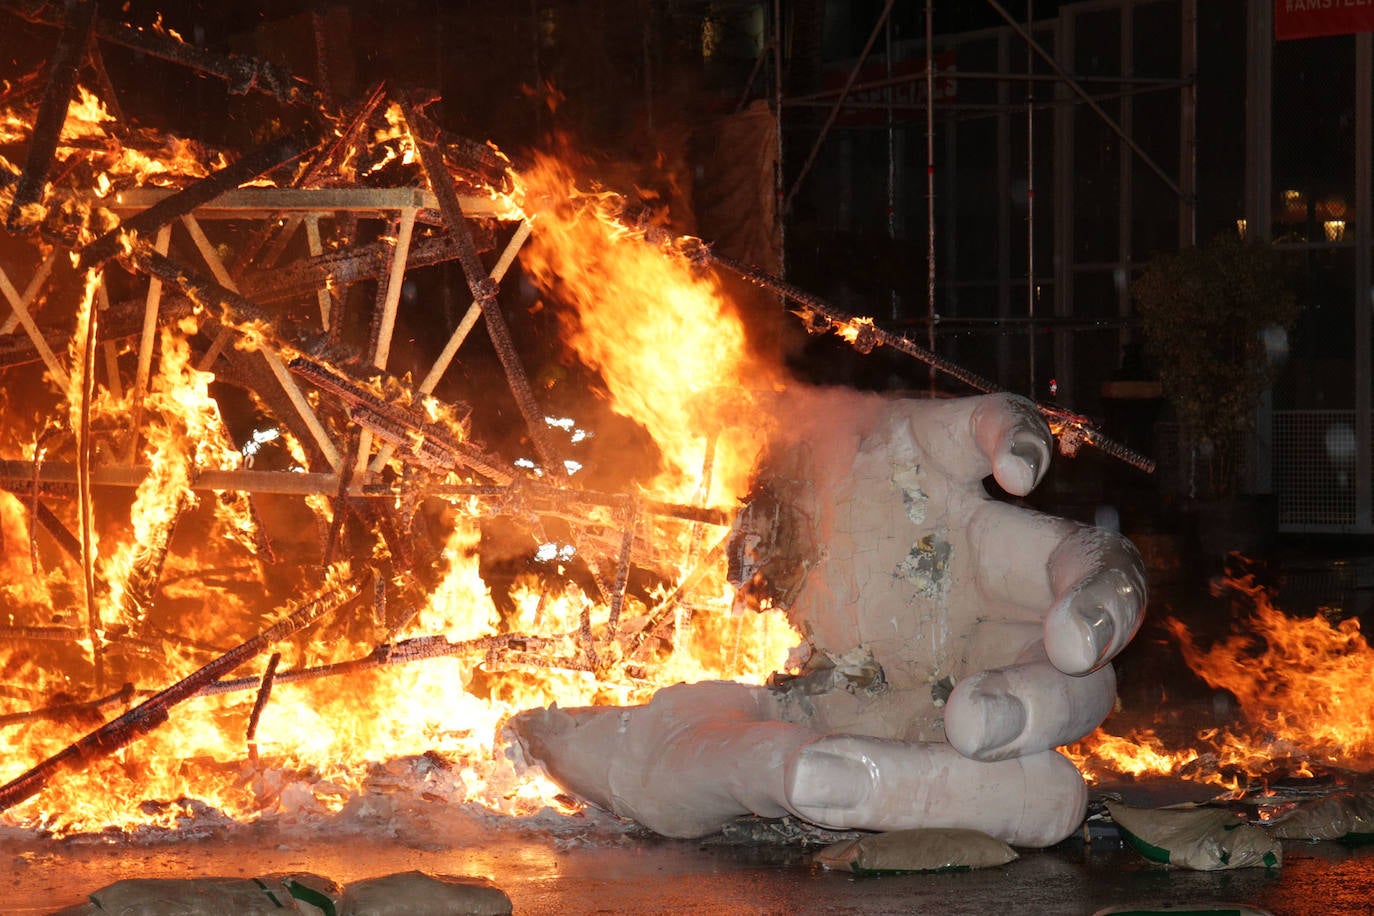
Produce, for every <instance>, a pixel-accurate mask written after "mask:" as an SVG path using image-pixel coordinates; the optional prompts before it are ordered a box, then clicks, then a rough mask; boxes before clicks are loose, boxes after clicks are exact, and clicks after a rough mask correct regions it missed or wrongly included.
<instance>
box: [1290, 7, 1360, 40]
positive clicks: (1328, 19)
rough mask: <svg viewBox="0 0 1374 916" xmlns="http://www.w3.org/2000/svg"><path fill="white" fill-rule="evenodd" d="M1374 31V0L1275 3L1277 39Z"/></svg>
mask: <svg viewBox="0 0 1374 916" xmlns="http://www.w3.org/2000/svg"><path fill="white" fill-rule="evenodd" d="M1354 32H1374V0H1274V37H1275V38H1277V39H1279V40H1280V41H1282V40H1283V39H1285V38H1311V37H1313V36H1315V35H1349V34H1352V33H1354Z"/></svg>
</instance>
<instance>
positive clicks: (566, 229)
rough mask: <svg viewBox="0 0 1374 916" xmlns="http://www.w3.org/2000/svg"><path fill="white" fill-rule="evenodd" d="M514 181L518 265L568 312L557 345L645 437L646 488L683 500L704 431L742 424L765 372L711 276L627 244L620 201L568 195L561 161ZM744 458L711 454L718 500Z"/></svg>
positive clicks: (737, 479)
mask: <svg viewBox="0 0 1374 916" xmlns="http://www.w3.org/2000/svg"><path fill="white" fill-rule="evenodd" d="M523 177H524V180H525V194H526V201H527V206H528V207H529V208H531V209H532V210H533V212H534V214H535V219H536V223H535V225H536V231H535V233H534V235H533V237H532V239H531V242H530V245H529V247H528V248H527V249H526V254H525V258H524V262H525V265H526V267H527V268H528V269H529V270H530V271H531V273H532V274H533V275H534V277H535V279H536V280H537V282H539V284H540V285H541V286H542V287H543V288H544V289H545V290H547V291H550V292H551V293H553V294H555V295H557V296H560V297H562V298H563V299H565V300H567V301H569V302H570V303H571V304H572V305H573V306H574V308H575V309H576V317H575V319H574V320H572V321H570V322H569V324H570V333H569V335H568V337H569V339H568V342H569V343H570V344H571V345H572V347H573V348H574V349H575V350H576V351H577V353H578V355H579V357H580V358H581V359H582V361H583V362H584V363H586V364H587V365H588V366H590V367H591V368H593V369H596V370H597V371H599V372H600V373H601V377H602V379H603V380H604V382H605V384H606V388H607V390H608V392H609V394H610V397H611V402H612V405H613V406H614V409H615V410H616V412H617V413H620V414H621V415H623V416H626V417H630V418H631V419H634V420H636V421H637V422H639V423H640V424H641V425H642V426H644V428H645V429H647V430H648V431H649V433H650V434H651V435H652V436H653V437H654V441H655V442H656V443H657V444H658V446H659V449H660V450H661V452H662V456H663V464H664V469H663V473H662V476H661V477H660V478H659V479H658V480H657V481H656V482H655V488H656V489H658V490H660V491H661V492H665V493H668V494H671V495H672V496H674V497H676V498H681V499H688V498H691V497H692V496H693V495H694V494H697V493H698V492H699V489H700V487H701V486H702V484H703V470H702V469H703V466H704V465H705V461H704V459H705V456H706V454H707V452H708V447H707V439H706V435H707V434H708V433H711V432H721V431H724V432H726V433H727V434H728V433H730V432H731V430H730V422H729V420H728V419H725V418H727V417H729V415H730V411H734V413H735V414H736V416H737V418H736V421H735V422H736V424H738V423H739V419H738V417H739V416H744V417H747V416H748V411H747V405H748V403H749V399H750V396H751V392H756V391H759V390H766V389H768V388H769V387H771V386H772V384H773V381H774V378H773V373H772V372H771V370H770V369H769V368H767V367H765V366H763V365H761V364H760V363H759V362H757V361H756V360H754V359H752V358H751V357H750V354H749V350H748V347H747V343H746V335H745V331H744V325H743V322H742V321H741V320H740V317H739V315H738V314H737V313H736V312H735V310H734V308H733V306H732V305H731V303H730V300H729V299H728V298H727V297H726V296H725V295H724V293H723V292H722V290H721V288H720V286H719V284H718V282H717V281H716V280H715V278H714V277H713V276H711V275H709V274H704V273H701V272H699V271H698V270H696V269H695V268H694V267H693V265H692V264H691V262H690V261H689V260H688V259H687V258H686V257H684V256H682V255H681V254H679V253H677V252H675V251H673V250H672V249H671V248H669V247H667V246H664V245H659V244H652V243H650V242H649V241H648V240H642V239H638V238H635V237H634V236H635V235H636V233H635V232H634V231H633V230H631V229H630V228H628V227H627V226H626V225H624V224H623V223H622V222H620V221H619V220H618V217H619V215H620V209H621V205H622V204H623V200H622V199H621V198H619V197H617V196H616V195H612V194H593V193H585V192H579V191H578V190H577V179H576V177H575V176H574V174H573V172H572V169H571V168H570V166H569V165H568V163H567V160H566V159H556V158H553V157H551V156H539V157H536V160H535V164H534V166H533V168H532V169H530V170H528V171H527V172H525V173H524V175H523ZM713 412H715V413H717V416H712V413H713ZM746 422H747V421H746ZM738 431H739V430H735V431H734V432H738ZM747 431H748V430H746V432H747ZM735 438H737V437H732V442H733V441H734V439H735ZM753 457H754V448H753V447H750V446H749V445H739V444H732V445H731V446H729V447H727V448H726V449H724V450H723V451H721V452H719V453H718V454H717V456H716V460H715V466H714V473H715V476H716V479H717V480H718V481H719V482H720V487H719V488H718V489H716V490H715V491H714V492H715V496H714V500H715V501H716V502H717V503H724V504H728V503H729V502H730V500H732V499H733V498H734V497H735V496H737V495H739V494H740V493H742V492H743V484H744V480H745V475H746V473H747V471H748V469H749V466H750V464H751V463H752V460H753Z"/></svg>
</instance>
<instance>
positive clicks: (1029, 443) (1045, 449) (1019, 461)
mask: <svg viewBox="0 0 1374 916" xmlns="http://www.w3.org/2000/svg"><path fill="white" fill-rule="evenodd" d="M1010 440H1011V441H1010V443H1009V444H1008V445H1007V447H1006V450H1005V451H1003V452H1001V453H1000V454H998V456H997V459H996V461H995V462H994V463H993V476H994V477H995V478H996V479H997V483H998V485H999V486H1001V488H1002V489H1004V490H1006V491H1007V492H1008V493H1011V494H1012V495H1013V496H1025V495H1026V494H1027V493H1029V492H1030V491H1031V490H1034V489H1035V487H1036V485H1037V484H1038V483H1040V481H1041V479H1042V478H1044V476H1045V472H1046V470H1048V468H1049V465H1050V448H1049V443H1048V442H1046V441H1045V439H1044V437H1043V436H1042V435H1040V431H1039V430H1036V429H1028V428H1025V427H1021V428H1019V429H1016V430H1015V431H1013V432H1012V434H1011V436H1010Z"/></svg>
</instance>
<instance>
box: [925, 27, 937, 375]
mask: <svg viewBox="0 0 1374 916" xmlns="http://www.w3.org/2000/svg"><path fill="white" fill-rule="evenodd" d="M933 39H934V28H933V26H932V19H931V0H926V346H927V348H928V349H929V350H930V351H931V352H932V353H934V352H935V321H936V312H935V44H934V40H933ZM929 380H930V390H931V393H932V394H933V393H934V392H935V369H934V367H931V369H930V376H929Z"/></svg>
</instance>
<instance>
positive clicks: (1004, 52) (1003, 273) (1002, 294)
mask: <svg viewBox="0 0 1374 916" xmlns="http://www.w3.org/2000/svg"><path fill="white" fill-rule="evenodd" d="M997 72H998V73H1005V74H1010V72H1011V54H1010V42H1009V41H1008V33H1007V30H1006V29H998V30H997ZM1010 102H1011V91H1010V86H1009V84H1008V81H1007V80H1005V79H1003V80H998V81H997V316H998V317H999V318H1010V317H1011V150H1010V146H1011V117H1010V116H1009V115H1008V114H1007V110H1008V105H1009V104H1010ZM1010 363H1011V341H1010V340H1009V338H1008V335H1006V334H998V335H997V382H998V384H1000V385H1001V386H1002V387H1003V388H1007V387H1010V386H1009V385H1008V372H1007V367H1008V365H1010Z"/></svg>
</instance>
